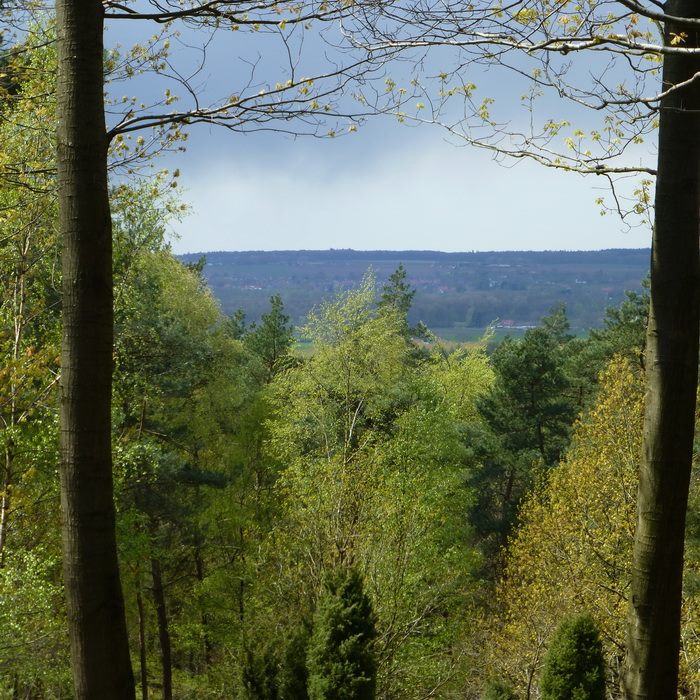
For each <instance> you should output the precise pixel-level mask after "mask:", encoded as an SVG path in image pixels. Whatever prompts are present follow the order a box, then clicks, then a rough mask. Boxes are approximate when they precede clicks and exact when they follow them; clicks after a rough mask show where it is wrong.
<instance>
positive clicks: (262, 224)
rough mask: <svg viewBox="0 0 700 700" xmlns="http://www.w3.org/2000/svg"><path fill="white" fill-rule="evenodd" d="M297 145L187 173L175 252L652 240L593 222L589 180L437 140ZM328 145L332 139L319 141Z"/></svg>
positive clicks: (640, 243)
mask: <svg viewBox="0 0 700 700" xmlns="http://www.w3.org/2000/svg"><path fill="white" fill-rule="evenodd" d="M341 141H342V143H341V144H340V145H339V146H337V147H336V146H334V145H333V142H330V145H329V146H328V147H325V146H320V147H317V146H314V147H312V148H308V147H307V146H305V145H304V144H306V143H308V142H304V141H298V142H292V143H288V144H286V145H285V146H283V147H281V148H280V149H279V151H278V153H277V156H276V157H275V154H274V152H273V151H270V149H267V148H266V149H264V150H263V151H261V158H260V159H259V160H258V159H255V158H254V157H252V154H251V152H245V153H243V155H240V156H239V157H235V156H232V157H230V158H224V157H216V156H214V157H212V156H211V154H210V155H209V157H208V158H207V159H206V160H202V161H201V162H198V163H197V162H195V163H194V164H193V165H192V166H190V168H189V171H188V168H187V167H186V168H185V176H184V178H183V184H184V185H185V188H186V195H185V198H186V199H187V200H189V201H190V202H191V203H192V206H193V210H194V211H193V214H192V215H191V216H190V217H189V218H187V219H186V220H185V221H184V222H183V223H182V224H181V225H180V226H179V227H178V228H179V233H180V236H181V238H180V240H179V241H177V242H176V243H175V245H174V248H175V250H176V251H177V252H185V251H202V250H281V249H302V248H307V249H327V248H355V249H394V250H398V249H431V250H445V251H461V250H514V249H515V250H517V249H528V250H544V249H597V248H623V247H644V246H647V245H648V244H649V240H650V233H649V232H648V231H644V230H634V231H632V232H628V233H624V232H622V228H623V227H622V225H621V223H620V222H619V220H618V219H617V218H616V217H613V216H606V217H601V216H600V214H599V211H598V208H597V206H596V205H595V203H594V200H595V198H596V197H597V196H601V194H604V192H600V191H598V190H595V189H594V187H596V186H598V187H602V184H603V183H602V182H600V181H598V180H597V179H596V178H592V177H589V178H581V177H579V176H576V175H569V174H566V173H556V172H553V171H548V170H545V169H544V168H541V167H539V166H537V165H534V164H529V163H520V164H518V165H517V166H515V167H511V168H505V167H502V166H499V165H498V164H496V163H494V162H493V161H492V160H491V159H490V158H489V156H488V154H485V153H483V152H479V151H476V150H473V149H467V148H456V147H454V146H452V145H449V144H447V143H445V142H444V141H442V140H441V139H439V138H431V139H427V138H420V139H418V138H411V139H409V138H403V139H400V140H396V139H391V140H390V141H387V144H385V147H383V148H379V147H378V144H377V140H376V139H372V140H371V141H370V142H369V145H370V146H371V149H370V148H368V146H367V145H365V144H364V143H363V142H362V141H361V139H359V138H358V137H357V136H351V137H347V138H344V139H341ZM324 143H325V144H329V142H324Z"/></svg>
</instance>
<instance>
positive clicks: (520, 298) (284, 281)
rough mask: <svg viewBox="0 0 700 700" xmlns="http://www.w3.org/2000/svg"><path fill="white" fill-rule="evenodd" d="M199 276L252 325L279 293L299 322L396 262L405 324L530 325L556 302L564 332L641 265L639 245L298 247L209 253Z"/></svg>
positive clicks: (600, 308) (596, 317) (612, 295)
mask: <svg viewBox="0 0 700 700" xmlns="http://www.w3.org/2000/svg"><path fill="white" fill-rule="evenodd" d="M200 255H205V256H206V261H207V262H206V266H205V275H206V278H207V280H208V282H209V284H210V286H211V288H212V290H213V292H214V294H215V295H216V296H217V297H218V299H219V300H220V302H221V304H222V307H223V309H224V311H225V312H227V313H232V312H233V311H235V310H236V309H238V308H242V309H243V310H244V311H245V313H246V316H247V318H248V319H250V320H256V319H258V318H259V317H260V314H261V313H264V312H265V310H266V309H267V308H268V301H269V297H270V296H271V295H272V294H275V293H280V294H281V295H282V297H283V299H284V303H285V306H286V308H287V311H288V313H289V314H290V316H291V317H292V320H293V321H294V322H295V323H296V324H299V323H301V322H303V319H304V317H305V316H306V314H307V313H308V311H309V310H310V309H311V308H312V307H313V306H314V305H316V304H318V303H319V302H321V301H322V300H323V299H327V298H329V297H332V296H333V295H335V294H337V293H338V292H339V291H342V290H345V289H349V288H351V287H353V286H355V285H357V284H358V283H359V281H360V280H361V278H362V276H363V275H364V274H365V272H366V271H367V269H368V268H369V267H371V268H372V269H373V270H374V271H375V273H376V275H377V279H378V281H379V282H380V284H381V283H382V282H383V281H384V280H385V279H386V278H387V277H388V276H389V275H390V274H391V272H393V270H395V269H396V267H397V266H398V265H399V263H403V264H404V266H405V268H406V270H407V272H408V279H409V282H410V283H411V284H412V285H413V286H414V287H415V289H416V296H415V299H414V305H413V310H412V312H411V321H412V322H416V321H418V320H422V321H424V322H425V323H426V324H427V325H428V326H429V327H430V328H433V329H454V330H455V331H458V330H459V329H463V328H483V327H485V326H486V325H488V324H489V323H491V322H493V321H495V320H498V321H499V323H500V324H501V325H503V326H505V327H517V326H528V325H533V324H536V323H537V321H538V320H539V319H540V318H541V317H542V316H543V315H544V314H546V313H547V312H548V311H549V309H551V307H552V306H554V305H556V304H558V303H560V302H564V303H565V304H566V307H567V312H568V314H569V318H570V321H571V325H572V327H573V328H574V329H578V330H583V329H587V328H591V327H595V326H597V325H599V324H600V323H601V320H602V318H603V314H604V312H605V309H606V307H608V306H611V305H615V304H617V303H619V302H620V301H621V300H622V299H623V297H624V292H625V290H638V289H639V288H640V283H641V281H642V279H643V278H644V277H645V276H646V274H647V272H648V269H649V250H648V249H617V250H601V251H576V252H569V251H545V252H532V251H510V252H481V253H477V252H472V253H441V252H436V251H416V250H409V251H355V250H324V251H316V250H302V251H272V252H257V251H253V252H210V253H202V254H189V255H184V256H181V258H182V259H183V260H184V261H186V262H193V261H196V260H197V259H198V258H199V257H200Z"/></svg>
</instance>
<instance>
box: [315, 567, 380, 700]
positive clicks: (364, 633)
mask: <svg viewBox="0 0 700 700" xmlns="http://www.w3.org/2000/svg"><path fill="white" fill-rule="evenodd" d="M375 636H376V631H375V627H374V613H373V611H372V604H371V602H370V600H369V598H368V597H367V595H366V594H365V593H364V591H363V586H362V577H361V576H360V574H359V572H358V571H357V570H356V569H352V568H351V569H342V570H340V571H338V572H336V573H335V574H333V575H331V576H329V577H328V578H327V580H326V584H325V588H324V591H323V593H322V595H321V598H320V600H319V603H318V609H317V610H316V615H315V617H314V630H313V634H312V637H311V642H310V644H309V651H308V656H307V667H308V672H309V698H310V699H311V700H373V698H374V697H375V687H376V675H377V663H376V660H375V656H374V648H373V642H374V638H375Z"/></svg>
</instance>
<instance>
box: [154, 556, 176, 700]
mask: <svg viewBox="0 0 700 700" xmlns="http://www.w3.org/2000/svg"><path fill="white" fill-rule="evenodd" d="M151 574H152V576H153V602H154V603H155V605H156V616H157V618H158V641H159V642H160V660H161V666H162V669H163V700H173V662H172V654H171V650H170V629H169V627H168V609H167V607H166V605H165V590H164V588H163V575H162V573H161V570H160V562H159V561H158V559H155V558H153V559H151Z"/></svg>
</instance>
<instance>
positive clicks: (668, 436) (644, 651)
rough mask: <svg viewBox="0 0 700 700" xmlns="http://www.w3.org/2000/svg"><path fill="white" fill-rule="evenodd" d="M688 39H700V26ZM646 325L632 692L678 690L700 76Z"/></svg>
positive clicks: (686, 103) (697, 10)
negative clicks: (645, 393) (645, 391)
mask: <svg viewBox="0 0 700 700" xmlns="http://www.w3.org/2000/svg"><path fill="white" fill-rule="evenodd" d="M665 10H666V12H667V13H668V14H669V15H671V16H677V17H694V18H700V3H698V2H697V0H669V1H668V2H667V3H666V6H665ZM681 32H685V33H686V34H687V35H688V36H687V38H686V39H685V40H684V41H683V42H682V43H681V44H680V46H683V47H697V46H700V37H699V36H698V32H694V31H691V29H689V28H688V27H687V26H684V27H680V26H677V27H674V26H667V27H666V42H667V44H670V43H671V34H676V35H680V33H681ZM698 72H700V57H697V56H696V57H693V56H688V55H686V56H683V55H667V56H666V57H665V60H664V72H663V81H664V89H665V90H666V89H668V88H669V87H671V86H672V85H678V84H679V83H682V82H683V81H686V80H688V79H689V78H691V77H692V76H693V75H695V74H697V73H698ZM660 120H661V121H660V129H659V159H658V160H659V165H658V178H657V183H656V221H655V227H654V239H653V244H652V261H651V313H650V317H649V327H648V333H647V358H646V373H647V374H646V377H647V378H646V381H647V396H646V412H645V419H644V439H643V454H642V464H641V471H640V481H639V495H638V520H637V531H636V534H635V543H634V560H633V572H632V590H631V599H630V608H629V619H628V651H627V669H626V677H625V693H626V696H627V698H630V699H632V698H635V699H636V698H649V699H654V700H671V699H672V698H675V697H677V685H678V659H679V648H680V614H681V589H682V579H683V542H684V534H685V512H686V507H687V501H688V485H689V480H690V467H691V457H692V447H693V433H694V418H695V393H696V387H697V373H698V315H699V308H700V307H699V293H700V266H699V264H698V234H699V233H700V225H699V221H700V80H695V81H694V82H693V83H692V84H691V85H689V86H687V87H684V88H682V89H679V90H678V91H677V92H674V93H672V94H671V95H669V96H667V97H665V98H664V100H663V102H662V105H661V114H660Z"/></svg>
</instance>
